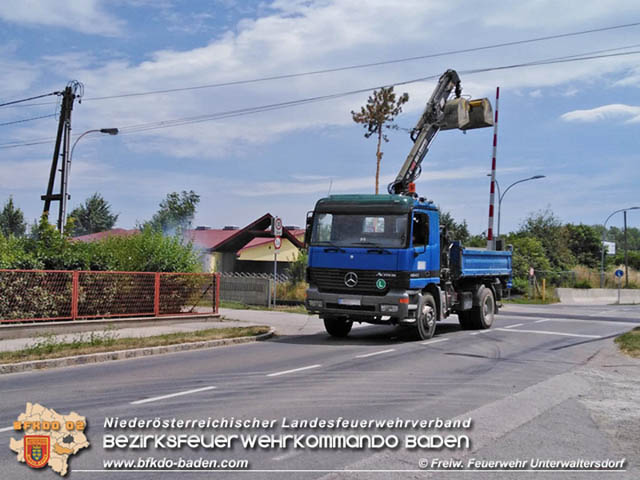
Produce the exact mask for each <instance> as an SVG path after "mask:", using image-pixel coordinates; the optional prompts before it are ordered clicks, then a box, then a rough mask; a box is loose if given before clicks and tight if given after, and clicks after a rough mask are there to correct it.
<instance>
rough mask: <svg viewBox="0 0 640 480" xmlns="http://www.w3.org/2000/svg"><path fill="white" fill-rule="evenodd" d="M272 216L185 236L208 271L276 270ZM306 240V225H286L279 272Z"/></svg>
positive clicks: (87, 238)
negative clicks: (244, 224)
mask: <svg viewBox="0 0 640 480" xmlns="http://www.w3.org/2000/svg"><path fill="white" fill-rule="evenodd" d="M272 219H273V216H272V215H271V214H269V213H266V214H265V215H263V216H262V217H260V218H258V219H256V220H254V221H253V222H251V223H249V224H248V225H247V226H245V227H243V228H238V227H234V226H227V227H224V228H222V229H214V228H209V227H196V228H195V229H189V230H185V231H184V233H183V236H184V238H185V239H186V240H187V241H190V242H191V243H192V244H193V246H194V247H195V248H196V249H197V250H199V251H200V252H201V258H202V264H203V269H204V270H205V271H207V272H220V273H231V272H242V273H273V260H274V258H273V257H274V245H273V236H272V234H271V222H272ZM138 231H139V230H137V229H131V230H126V229H122V228H115V229H112V230H108V231H105V232H99V233H92V234H89V235H82V236H79V237H75V238H74V240H75V241H80V242H93V241H97V240H100V239H102V238H106V237H109V236H126V235H134V234H135V233H136V232H138ZM303 240H304V230H303V229H300V228H298V227H288V226H285V227H284V228H283V234H282V245H281V247H280V250H279V251H278V262H277V270H278V273H285V272H286V271H287V269H288V268H289V265H290V264H291V262H293V261H295V260H296V259H297V258H298V254H299V253H300V250H301V249H302V248H303Z"/></svg>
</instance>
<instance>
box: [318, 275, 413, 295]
mask: <svg viewBox="0 0 640 480" xmlns="http://www.w3.org/2000/svg"><path fill="white" fill-rule="evenodd" d="M348 273H355V274H356V275H357V276H358V283H357V284H356V285H355V286H353V287H349V286H347V285H346V284H345V276H346V275H347V274H348ZM308 274H309V282H310V283H311V284H313V285H316V286H317V287H318V289H319V290H320V291H321V292H327V293H352V294H355V295H385V294H386V293H387V292H388V291H389V290H390V289H392V288H408V287H409V276H408V274H406V273H404V272H382V271H381V272H378V271H375V270H345V269H339V268H309V270H308ZM390 275H395V277H390ZM380 279H382V280H384V281H385V283H386V285H385V286H384V288H378V286H376V282H378V280H380Z"/></svg>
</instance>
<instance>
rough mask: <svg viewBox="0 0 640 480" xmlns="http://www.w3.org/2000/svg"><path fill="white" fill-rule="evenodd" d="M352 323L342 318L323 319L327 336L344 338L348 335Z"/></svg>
mask: <svg viewBox="0 0 640 480" xmlns="http://www.w3.org/2000/svg"><path fill="white" fill-rule="evenodd" d="M352 326H353V322H352V321H351V320H346V319H344V318H335V317H328V318H325V319H324V329H325V330H326V331H327V333H328V334H329V335H331V336H332V337H337V338H344V337H346V336H347V335H349V332H350V331H351V327H352Z"/></svg>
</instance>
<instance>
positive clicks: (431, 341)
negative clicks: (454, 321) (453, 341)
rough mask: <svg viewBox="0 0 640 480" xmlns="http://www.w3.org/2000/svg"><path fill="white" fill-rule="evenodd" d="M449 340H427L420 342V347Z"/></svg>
mask: <svg viewBox="0 0 640 480" xmlns="http://www.w3.org/2000/svg"><path fill="white" fill-rule="evenodd" d="M447 340H449V339H448V338H438V339H436V340H427V341H426V342H422V345H431V344H432V343H439V342H446V341H447Z"/></svg>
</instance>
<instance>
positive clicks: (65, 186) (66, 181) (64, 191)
mask: <svg viewBox="0 0 640 480" xmlns="http://www.w3.org/2000/svg"><path fill="white" fill-rule="evenodd" d="M90 133H105V134H107V135H117V134H118V129H117V128H96V129H93V130H87V131H86V132H83V133H82V134H81V135H80V136H79V137H78V138H76V141H75V142H73V146H72V147H71V153H70V154H69V161H68V162H67V163H66V165H64V167H63V168H64V169H65V170H64V175H63V178H64V181H63V184H62V198H61V199H60V202H61V204H62V205H61V207H60V209H61V213H60V218H61V219H62V220H61V221H60V234H63V233H64V224H65V222H66V219H67V199H68V198H69V195H68V193H67V191H68V186H69V172H70V170H71V161H72V160H73V151H74V150H75V148H76V145H77V144H78V142H79V141H80V139H81V138H82V137H84V136H85V135H88V134H90Z"/></svg>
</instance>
